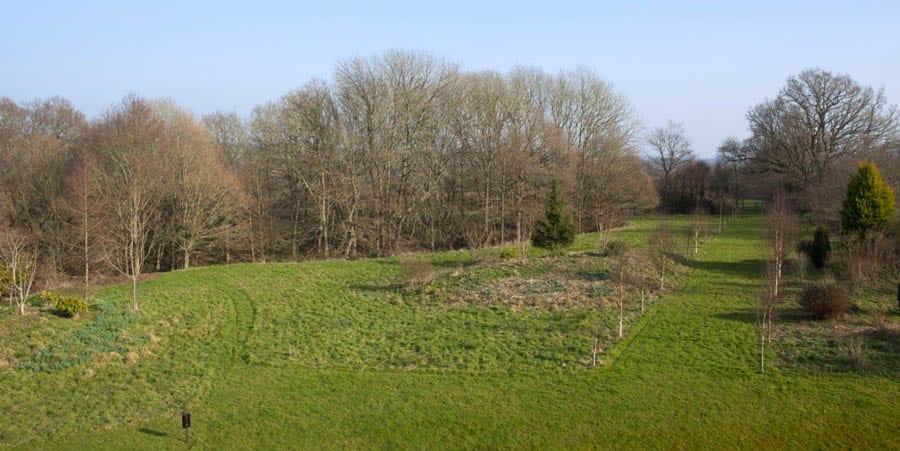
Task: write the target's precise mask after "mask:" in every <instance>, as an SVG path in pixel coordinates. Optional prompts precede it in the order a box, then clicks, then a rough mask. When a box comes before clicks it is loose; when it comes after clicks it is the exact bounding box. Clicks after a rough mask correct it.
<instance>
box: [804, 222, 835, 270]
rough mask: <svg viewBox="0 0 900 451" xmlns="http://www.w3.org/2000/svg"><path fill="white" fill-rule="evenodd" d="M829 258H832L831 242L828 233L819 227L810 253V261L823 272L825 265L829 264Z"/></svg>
mask: <svg viewBox="0 0 900 451" xmlns="http://www.w3.org/2000/svg"><path fill="white" fill-rule="evenodd" d="M829 257H831V240H830V239H828V232H827V231H826V230H825V229H824V228H822V227H817V228H816V234H815V236H813V242H812V246H811V248H810V251H809V259H810V261H812V264H813V266H815V267H816V269H818V270H819V271H821V270H823V269H825V263H827V262H828V259H829Z"/></svg>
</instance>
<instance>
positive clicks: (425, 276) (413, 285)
mask: <svg viewBox="0 0 900 451" xmlns="http://www.w3.org/2000/svg"><path fill="white" fill-rule="evenodd" d="M400 270H401V272H402V273H403V283H404V285H405V286H406V287H407V288H409V289H412V290H419V289H421V288H423V287H424V286H425V285H428V283H429V282H431V279H432V278H433V277H434V270H433V269H432V268H431V262H430V261H428V259H426V258H422V257H404V258H402V259H401V260H400Z"/></svg>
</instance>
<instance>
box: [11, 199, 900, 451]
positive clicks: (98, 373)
mask: <svg viewBox="0 0 900 451" xmlns="http://www.w3.org/2000/svg"><path fill="white" fill-rule="evenodd" d="M676 221H678V224H679V226H680V227H682V228H686V227H687V224H688V221H689V218H681V219H678V220H676ZM760 224H761V221H760V219H759V218H758V217H749V218H748V217H742V218H739V219H738V220H737V221H736V222H733V223H731V224H729V225H728V227H727V228H726V230H725V232H724V233H723V234H722V235H719V236H716V237H714V238H711V244H710V245H708V246H707V247H706V248H705V249H704V250H702V251H701V253H700V255H699V256H697V257H696V258H694V257H691V258H687V259H682V261H681V264H682V265H683V267H682V268H681V269H680V270H679V273H680V274H681V275H680V276H679V277H680V279H679V280H680V282H679V287H678V290H677V291H676V292H670V293H667V294H664V295H663V296H662V297H661V298H660V299H658V300H657V301H656V302H655V303H653V304H652V305H650V306H649V308H648V311H647V313H646V314H644V315H640V316H639V315H637V314H633V315H632V316H631V317H630V318H631V320H630V322H629V328H628V329H627V333H626V337H625V339H624V340H622V341H618V342H616V341H615V340H612V339H611V338H610V341H608V342H607V343H605V344H604V346H603V348H604V350H605V353H604V354H603V355H602V358H603V360H604V364H603V365H602V366H601V367H600V368H596V369H592V368H589V367H588V366H587V365H585V359H587V358H588V357H589V356H590V351H591V347H592V345H593V340H592V337H591V335H590V334H591V330H592V328H593V327H594V326H595V325H596V322H597V319H598V318H597V317H596V316H592V315H596V309H593V308H590V306H589V305H583V304H579V303H578V302H571V303H564V304H563V306H564V308H563V307H560V306H559V305H555V304H554V303H551V304H549V305H548V304H547V303H546V302H541V300H542V299H544V300H546V299H557V300H558V299H565V300H569V299H574V298H575V297H576V296H574V295H573V294H578V293H582V292H583V291H584V290H586V289H589V288H591V287H592V286H591V284H593V288H596V289H598V290H599V289H600V288H602V287H608V285H607V282H608V280H607V279H605V278H604V277H605V274H607V273H606V271H608V269H609V266H610V265H609V262H608V261H606V259H605V258H604V257H602V256H600V255H599V254H598V255H590V253H592V252H594V251H596V237H593V236H591V235H583V236H580V237H578V240H577V241H576V243H575V244H574V245H573V246H572V247H571V248H570V249H569V253H568V254H567V255H565V256H562V257H547V253H546V252H543V251H540V250H532V251H531V253H530V255H529V257H530V258H529V261H528V263H526V264H524V265H517V264H511V263H509V262H504V261H502V260H501V259H500V258H499V257H500V256H499V252H500V250H499V249H498V250H487V251H483V254H485V255H476V256H475V257H476V258H472V257H473V256H472V253H470V252H465V251H463V252H447V253H441V254H433V255H428V256H427V258H429V259H430V261H431V264H432V266H433V268H434V269H435V274H434V278H433V279H432V280H431V281H430V282H429V283H428V284H427V285H426V286H425V287H423V288H421V289H418V290H408V289H406V288H404V287H403V286H401V283H400V281H401V280H402V278H401V270H400V265H399V261H400V259H399V258H390V259H374V260H359V261H351V262H347V261H325V262H310V263H299V264H267V265H262V264H244V265H234V266H217V267H209V268H200V269H194V270H189V271H179V272H174V273H168V274H163V275H160V277H158V278H154V279H152V280H148V281H145V282H143V283H142V284H141V295H142V297H143V301H142V304H141V306H142V312H141V314H140V316H139V318H138V320H137V322H136V323H135V324H132V325H127V326H126V327H124V328H122V329H117V330H116V335H115V337H114V339H113V341H112V342H113V343H124V345H123V346H125V347H126V348H127V351H126V352H124V353H123V352H119V351H115V350H114V351H108V350H107V349H106V348H102V347H101V346H99V345H96V344H95V343H93V342H90V341H89V340H88V341H72V339H70V338H67V337H73V336H77V334H78V333H79V331H80V330H85V329H86V328H88V327H90V325H91V324H95V323H96V322H97V320H98V318H100V315H101V312H100V311H99V310H98V309H97V307H96V306H95V307H94V309H93V310H92V311H91V312H90V313H89V314H88V315H84V317H82V318H79V319H77V320H74V321H73V320H66V319H62V318H56V317H50V316H47V315H43V314H41V315H37V314H34V315H29V316H28V317H26V318H25V319H22V318H19V317H17V316H14V315H12V314H11V313H9V312H6V311H4V312H3V314H2V316H0V321H2V324H3V332H2V333H3V334H4V338H5V339H7V340H8V341H5V342H4V343H5V345H4V346H5V349H4V351H3V354H2V356H3V359H4V360H5V361H7V365H6V366H5V367H3V368H0V377H2V378H3V379H4V383H3V384H2V390H3V391H2V393H0V395H2V397H0V409H2V410H3V411H4V412H6V413H7V414H6V415H5V418H6V421H4V422H2V423H0V444H2V445H5V446H14V447H26V448H75V449H78V448H82V449H96V448H101V447H102V448H109V447H115V448H139V449H168V448H175V449H180V448H184V446H185V443H184V442H183V440H184V436H183V435H182V434H183V433H182V431H181V430H180V428H179V426H180V422H179V419H178V415H179V414H180V412H181V410H182V409H184V408H186V409H189V410H190V411H191V412H192V413H193V415H194V427H193V428H192V430H191V433H192V440H193V442H194V444H195V445H197V446H199V447H203V448H213V449H237V448H270V449H271V448H473V447H477V448H523V447H542V448H559V447H579V448H584V447H601V448H647V447H655V448H659V447H666V448H672V447H674V448H697V447H704V448H710V447H716V448H720V447H721V448H730V447H744V448H747V447H752V448H760V447H770V446H775V447H780V448H785V447H795V446H796V447H804V448H835V447H842V448H843V447H859V448H870V447H875V448H897V447H900V442H898V439H897V438H896V434H895V431H896V430H897V429H898V427H900V418H898V416H897V415H896V406H897V405H898V402H900V374H898V372H897V370H896V367H890V366H888V365H886V364H879V365H880V366H879V367H881V368H883V369H886V370H885V371H878V372H872V371H856V370H853V371H830V370H827V369H822V368H819V369H816V368H812V367H806V366H802V365H801V366H798V365H792V364H790V362H789V361H787V360H785V361H783V362H782V363H783V364H782V366H781V367H778V368H775V369H773V371H771V372H768V373H766V374H759V373H758V372H757V371H756V365H757V358H756V352H757V348H756V341H755V339H754V336H755V328H754V318H755V317H754V313H753V306H754V304H755V301H756V298H757V296H758V293H759V292H760V290H761V275H762V260H761V259H762V256H763V249H762V241H761V238H760V237H761V231H760ZM652 225H653V221H652V220H639V221H634V222H633V224H631V225H630V226H629V227H626V228H623V229H621V230H619V231H617V232H616V233H615V234H614V239H617V240H622V241H626V242H628V243H629V245H630V246H631V247H635V248H639V247H641V245H642V244H643V243H644V241H645V239H646V238H645V237H646V234H647V233H648V231H649V230H650V228H651V227H652ZM492 252H496V253H497V255H496V256H494V255H491V254H490V253H492ZM529 280H531V281H532V282H528V281H529ZM598 287H600V288H598ZM482 291H485V293H483V296H482ZM516 296H525V298H526V299H530V301H529V302H522V303H521V305H519V304H518V303H516V302H512V301H511V300H513V299H515V297H516ZM529 296H530V297H529ZM98 298H99V299H104V300H108V301H115V302H118V303H119V306H120V309H122V310H123V311H124V309H125V308H126V306H127V299H128V292H127V287H109V288H107V289H105V290H104V291H103V292H102V293H100V294H98ZM556 304H558V303H556ZM631 305H632V306H634V305H635V303H634V302H632V304H631ZM790 308H791V307H790V306H785V309H786V310H785V312H783V313H789V312H790ZM609 310H611V309H608V308H607V309H604V310H603V312H604V313H603V314H604V315H607V314H608V315H610V316H608V317H603V320H604V321H605V326H604V327H605V328H606V329H605V330H608V331H609V332H610V333H612V331H613V326H612V322H611V321H613V318H612V312H611V311H609ZM632 313H634V312H632ZM783 316H784V315H783ZM884 321H885V322H886V324H888V325H889V326H888V327H893V325H894V324H896V321H897V318H896V315H895V314H893V313H892V314H889V315H888V316H886V317H885V318H884ZM51 330H52V331H53V332H52V333H51ZM787 330H790V329H787ZM123 340H124V341H123ZM127 340H133V341H127ZM885 340H886V341H885V343H884V350H883V355H880V357H878V359H886V360H887V361H890V362H893V364H894V365H896V362H897V361H898V359H900V356H898V352H900V351H898V349H900V345H898V342H897V336H895V335H894V336H891V335H887V338H885ZM65 343H76V344H74V345H71V346H70V348H67V349H68V351H67V352H71V353H74V354H73V355H80V354H78V353H79V352H86V353H88V355H89V357H90V358H89V359H88V361H87V362H85V363H81V364H77V365H71V366H69V367H66V368H61V369H59V370H58V371H55V372H51V373H48V372H42V371H36V372H35V371H31V370H26V369H22V368H19V367H18V365H19V364H21V363H22V362H26V361H30V359H32V357H31V356H33V355H34V354H35V353H37V352H40V351H41V350H44V349H52V347H53V346H61V345H60V344H65ZM78 343H82V344H83V346H82V347H80V348H79V347H78V345H77V344H78ZM776 349H781V348H779V346H776ZM66 355H68V354H66ZM773 356H774V353H773ZM891 368H894V369H891Z"/></svg>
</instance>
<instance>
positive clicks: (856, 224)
mask: <svg viewBox="0 0 900 451" xmlns="http://www.w3.org/2000/svg"><path fill="white" fill-rule="evenodd" d="M893 215H894V192H893V190H891V187H889V186H887V185H885V184H884V181H882V180H881V174H880V173H879V172H878V168H877V167H875V163H872V162H871V161H861V162H860V163H859V169H858V171H857V172H856V174H853V175H852V176H850V183H849V184H848V185H847V198H846V199H844V206H843V208H842V209H841V225H842V226H843V229H844V231H847V232H859V233H860V234H861V235H863V234H865V232H866V231H867V230H870V229H877V228H880V227H882V226H884V225H885V224H887V222H888V221H890V219H891V217H892V216H893Z"/></svg>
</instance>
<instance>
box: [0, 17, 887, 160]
mask: <svg viewBox="0 0 900 451" xmlns="http://www.w3.org/2000/svg"><path fill="white" fill-rule="evenodd" d="M124 3H126V2H120V1H109V2H105V1H71V2H70V1H65V2H62V1H61V2H41V1H37V0H34V1H8V2H5V4H4V5H3V7H2V14H0V96H8V97H11V98H12V99H13V100H16V101H27V100H33V99H36V98H43V97H49V96H52V95H60V96H63V97H66V98H68V99H70V100H71V101H72V102H73V103H74V104H75V106H76V107H77V108H79V109H81V110H82V111H84V112H85V113H86V114H87V115H88V117H95V116H96V115H98V114H99V113H101V112H102V111H103V110H105V109H106V108H108V107H109V105H111V104H112V103H114V102H116V101H118V100H120V99H121V98H122V97H123V96H124V95H126V94H128V93H137V94H140V95H143V96H146V97H170V98H173V99H174V100H175V101H176V103H178V104H179V105H181V106H183V107H186V108H188V109H190V110H192V111H194V112H195V113H197V114H204V113H208V112H212V111H216V110H225V111H235V112H237V113H238V114H240V115H242V116H246V115H248V114H249V112H250V110H251V109H252V108H253V106H255V105H258V104H262V103H265V102H267V101H271V100H276V99H277V98H279V97H280V96H282V95H283V94H285V93H286V92H288V91H289V90H291V89H294V88H298V87H300V86H301V85H302V84H303V83H305V82H306V81H307V80H309V79H310V78H313V77H318V78H324V79H331V77H332V72H333V70H334V66H335V63H336V62H337V61H339V60H341V59H345V58H348V57H351V56H355V55H365V56H368V55H371V54H375V53H380V52H383V51H384V50H387V49H391V48H402V49H412V50H424V51H428V52H431V53H433V54H436V55H438V56H442V57H445V58H447V59H449V60H451V61H454V62H458V63H460V64H461V65H462V67H463V68H464V69H468V70H484V69H491V70H497V71H501V72H505V71H507V70H509V69H510V68H511V67H513V66H514V65H516V64H525V65H530V66H537V67H540V68H543V69H544V70H546V71H548V72H557V71H559V70H562V69H569V68H574V67H576V66H579V65H581V66H587V67H589V68H592V69H594V70H596V71H597V72H598V73H599V74H600V75H601V76H602V77H603V78H605V79H606V80H607V81H609V82H611V83H612V84H613V86H614V87H615V89H616V90H618V91H619V92H621V93H623V94H625V95H626V96H627V97H628V99H629V100H630V101H631V102H632V104H633V105H634V106H635V108H636V110H637V112H638V114H639V115H640V117H641V119H642V122H643V124H644V126H645V127H647V128H649V127H652V126H654V125H660V124H664V123H665V121H666V120H667V119H672V120H675V121H679V122H683V123H684V125H685V128H686V130H687V133H688V135H689V137H690V139H691V141H692V142H693V144H694V148H695V150H696V151H697V152H698V154H700V155H701V156H704V157H707V156H711V155H713V153H714V151H715V147H716V146H717V145H718V144H719V142H720V141H721V140H722V139H723V138H725V137H727V136H731V135H733V136H737V137H745V136H746V135H747V130H746V121H745V118H744V115H745V113H746V111H747V109H748V108H749V107H750V106H752V105H754V104H756V103H759V102H760V101H762V100H763V99H765V98H766V97H773V96H774V95H776V94H777V92H778V90H779V89H780V88H781V86H783V84H784V81H785V79H786V78H787V77H788V76H790V75H794V74H797V73H799V72H800V71H801V70H803V69H804V68H807V67H821V68H823V69H826V70H831V71H834V72H839V73H846V74H849V75H850V76H851V77H853V78H854V79H856V80H857V81H858V82H860V83H862V84H864V85H870V86H874V87H876V88H877V87H884V88H885V92H886V94H887V96H888V99H889V100H890V102H891V103H900V2H896V1H890V0H885V1H881V2H875V1H854V2H849V1H843V2H833V1H803V2H799V1H798V2H789V1H783V2H782V1H768V0H765V1H762V0H761V1H745V2H731V1H725V0H722V1H656V2H650V1H645V2H641V1H631V2H629V1H624V0H623V1H619V2H604V1H593V2H562V1H557V2H545V3H538V2H526V1H508V2H507V1H503V2H490V1H487V0H481V1H475V2H470V1H452V2H435V4H428V3H429V2H391V3H387V2H378V1H375V2H338V1H331V2H328V1H318V2H315V3H313V4H311V5H306V4H303V2H289V1H286V2H266V1H239V2H227V1H210V2H200V1H197V2H190V1H187V0H185V1H184V2H163V1H158V2H142V3H140V4H138V3H137V2H134V3H133V4H128V5H126V4H124Z"/></svg>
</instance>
